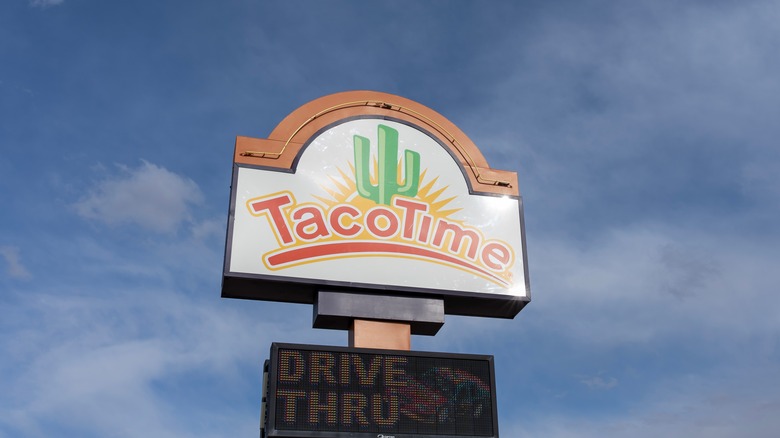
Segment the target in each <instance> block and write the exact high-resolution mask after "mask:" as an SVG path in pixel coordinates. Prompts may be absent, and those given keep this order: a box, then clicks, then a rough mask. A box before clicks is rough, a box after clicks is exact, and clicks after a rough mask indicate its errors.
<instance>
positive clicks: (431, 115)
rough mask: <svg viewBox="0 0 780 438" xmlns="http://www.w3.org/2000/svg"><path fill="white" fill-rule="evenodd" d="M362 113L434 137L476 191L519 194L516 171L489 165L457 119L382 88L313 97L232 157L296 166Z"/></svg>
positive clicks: (243, 141) (240, 143)
mask: <svg viewBox="0 0 780 438" xmlns="http://www.w3.org/2000/svg"><path fill="white" fill-rule="evenodd" d="M360 116H376V117H380V118H381V117H388V118H393V119H396V120H402V121H405V122H408V123H410V124H412V125H415V126H418V127H420V128H422V129H424V130H425V131H427V132H428V133H430V134H431V135H433V136H434V137H436V139H437V140H439V142H440V143H441V144H442V145H444V146H445V147H446V148H448V149H449V150H450V152H451V155H452V156H453V157H456V159H457V161H458V163H459V164H460V166H461V167H462V168H463V169H464V174H465V175H467V177H468V179H469V181H468V182H469V186H470V187H471V189H472V191H473V192H475V193H486V194H498V195H509V196H519V195H520V192H519V189H518V186H517V173H515V172H511V171H502V170H495V169H491V168H490V167H489V166H488V164H487V161H486V160H485V157H484V155H482V152H480V151H479V148H477V146H476V145H475V144H474V142H472V141H471V139H469V137H468V136H467V135H466V134H465V133H463V131H461V130H460V128H458V127H457V126H455V124H453V123H452V122H450V121H449V120H447V119H446V118H445V117H444V116H442V115H441V114H439V113H437V112H436V111H434V110H432V109H430V108H428V107H426V106H425V105H422V104H419V103H417V102H415V101H413V100H409V99H406V98H404V97H401V96H396V95H394V94H388V93H381V92H378V91H345V92H342V93H335V94H330V95H328V96H323V97H320V98H318V99H315V100H312V101H311V102H308V103H306V104H304V105H303V106H301V107H299V108H298V109H296V110H295V111H293V112H292V113H290V114H289V115H288V116H287V117H285V118H284V120H282V121H281V122H280V123H279V124H278V125H277V126H276V128H274V130H273V131H272V132H271V135H269V136H268V138H267V139H257V138H250V137H237V138H236V149H235V153H234V161H235V162H236V163H240V164H248V165H254V166H261V167H268V168H276V169H284V170H292V167H293V164H294V163H295V159H296V157H297V156H298V154H299V153H300V152H301V148H302V147H303V145H305V144H306V143H307V142H308V141H309V139H310V138H311V137H312V136H314V135H315V134H316V133H317V132H319V131H320V130H321V129H322V128H324V127H326V126H330V125H333V124H335V123H337V122H338V121H339V120H343V119H349V118H354V117H360Z"/></svg>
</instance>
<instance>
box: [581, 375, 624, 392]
mask: <svg viewBox="0 0 780 438" xmlns="http://www.w3.org/2000/svg"><path fill="white" fill-rule="evenodd" d="M580 382H581V383H582V384H583V385H585V386H587V387H588V389H594V390H605V389H612V388H614V387H616V386H617V385H618V380H617V379H616V378H614V377H608V378H606V379H605V378H603V377H601V376H593V377H588V378H585V379H580Z"/></svg>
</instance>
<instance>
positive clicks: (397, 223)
mask: <svg viewBox="0 0 780 438" xmlns="http://www.w3.org/2000/svg"><path fill="white" fill-rule="evenodd" d="M399 102H400V104H399ZM524 234H525V233H524V229H523V214H522V200H521V198H520V194H519V190H518V188H517V175H516V174H515V173H514V172H506V171H497V170H494V169H490V168H489V167H488V165H487V162H485V160H484V158H483V157H482V155H481V153H480V152H479V150H478V149H477V148H476V146H474V145H473V143H472V142H471V141H470V140H469V139H468V137H466V136H465V134H463V133H462V132H461V131H460V130H459V129H457V127H455V126H454V125H453V124H452V123H451V122H449V121H447V120H446V119H445V118H444V117H442V116H441V115H439V114H438V113H436V112H434V111H433V110H431V109H428V108H426V107H424V106H422V105H420V104H418V103H416V102H412V101H409V100H408V99H403V98H401V97H398V96H392V95H388V94H383V93H376V92H348V93H340V94H337V95H332V96H326V97H325V98H321V99H318V100H315V101H313V102H310V103H309V104H307V105H304V106H303V107H301V108H299V109H298V110H297V111H296V112H294V113H292V114H291V115H290V116H288V117H287V118H286V119H285V120H284V121H283V122H282V123H280V125H279V126H278V127H277V129H275V130H274V132H273V133H272V134H271V136H270V138H269V139H252V138H246V137H239V138H238V139H237V141H236V150H235V154H234V168H233V184H232V186H231V206H230V217H229V221H228V239H227V245H226V254H225V265H224V271H223V286H222V295H223V296H225V297H230V298H248V299H261V300H274V301H287V302H299V303H312V302H314V299H315V295H316V293H317V291H319V290H320V289H321V288H324V287H326V288H328V289H330V290H334V289H335V290H341V291H347V292H359V293H372V292H376V291H390V292H393V293H401V294H409V295H413V294H423V295H424V296H436V297H443V298H444V300H445V311H446V312H447V313H454V314H464V315H475V316H494V317H505V318H511V317H514V316H515V315H516V314H517V313H518V312H519V311H520V310H521V309H522V307H523V306H524V305H525V304H526V303H527V302H528V301H529V300H530V292H529V282H528V274H527V271H528V269H527V263H526V256H525V253H526V252H525V235H524Z"/></svg>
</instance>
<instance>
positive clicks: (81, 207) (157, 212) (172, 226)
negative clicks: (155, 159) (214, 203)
mask: <svg viewBox="0 0 780 438" xmlns="http://www.w3.org/2000/svg"><path fill="white" fill-rule="evenodd" d="M202 199H203V195H202V194H201V191H200V189H199V188H198V185H197V184H195V182H194V181H192V180H191V179H189V178H186V177H183V176H180V175H177V174H175V173H173V172H171V171H169V170H167V169H165V168H163V167H160V166H157V165H154V164H152V163H148V162H146V161H144V162H142V164H141V166H140V167H138V168H136V169H130V168H126V167H119V168H118V169H117V171H116V174H114V175H111V176H109V177H107V178H105V179H104V180H102V181H99V182H98V183H97V184H96V185H95V187H94V188H93V189H92V190H91V191H90V192H89V193H88V194H87V195H86V196H85V197H84V198H82V199H81V200H79V201H78V202H77V203H76V204H75V208H76V211H77V212H78V214H79V215H81V216H82V217H84V218H87V219H93V220H96V221H98V222H102V223H105V224H108V225H118V224H135V225H138V226H141V227H143V228H145V229H147V230H151V231H155V232H160V233H170V232H173V231H176V229H177V228H178V226H179V225H180V224H181V223H182V222H183V221H185V220H187V219H189V218H190V207H191V206H192V205H194V204H198V203H200V202H201V201H202Z"/></svg>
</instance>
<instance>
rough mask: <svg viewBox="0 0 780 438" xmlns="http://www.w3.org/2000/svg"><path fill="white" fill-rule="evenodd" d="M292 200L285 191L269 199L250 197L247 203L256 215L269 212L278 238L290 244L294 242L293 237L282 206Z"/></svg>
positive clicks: (285, 243) (290, 202)
mask: <svg viewBox="0 0 780 438" xmlns="http://www.w3.org/2000/svg"><path fill="white" fill-rule="evenodd" d="M292 202H293V200H292V197H291V196H290V195H289V194H288V193H284V194H282V195H277V196H276V197H273V198H268V199H259V200H254V199H250V200H249V201H247V205H248V206H249V211H250V212H251V213H252V214H253V215H255V216H263V215H265V214H269V215H270V217H271V218H270V222H271V228H273V230H274V234H275V235H276V238H277V240H281V242H282V244H284V245H289V244H291V243H292V242H293V238H292V235H291V234H290V228H289V227H288V226H287V222H286V221H285V220H284V216H283V215H282V207H284V206H285V205H289V204H292Z"/></svg>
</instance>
